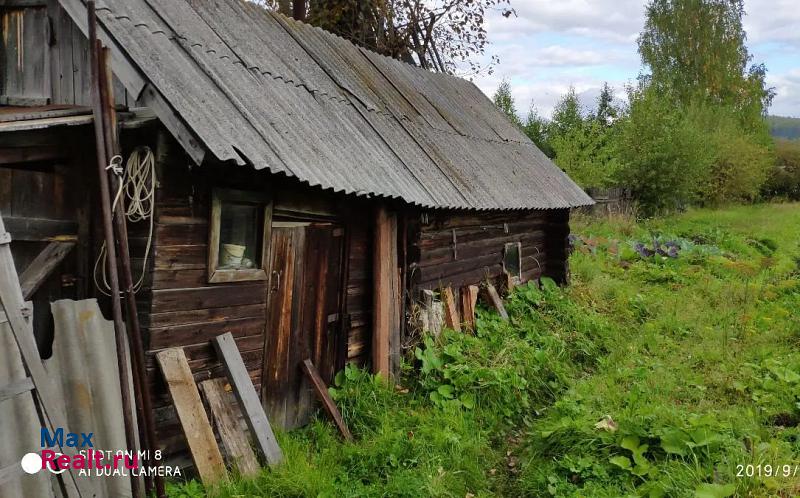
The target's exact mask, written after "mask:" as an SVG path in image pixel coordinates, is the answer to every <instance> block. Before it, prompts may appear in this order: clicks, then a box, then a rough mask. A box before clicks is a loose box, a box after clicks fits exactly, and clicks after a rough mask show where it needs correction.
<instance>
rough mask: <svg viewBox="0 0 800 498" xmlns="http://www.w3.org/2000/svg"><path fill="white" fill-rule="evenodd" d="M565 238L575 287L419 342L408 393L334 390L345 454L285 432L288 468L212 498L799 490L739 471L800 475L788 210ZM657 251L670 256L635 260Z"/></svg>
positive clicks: (793, 241)
mask: <svg viewBox="0 0 800 498" xmlns="http://www.w3.org/2000/svg"><path fill="white" fill-rule="evenodd" d="M573 232H574V233H575V234H577V235H579V236H580V237H581V239H580V241H579V242H578V243H577V248H576V251H575V253H574V254H573V256H572V257H571V260H570V264H571V270H572V283H571V286H570V287H568V288H564V289H561V288H557V287H555V286H554V285H551V283H549V282H545V285H543V287H542V288H537V287H535V286H526V287H522V288H519V289H518V290H517V291H516V292H514V293H513V295H512V296H510V297H509V299H508V301H507V307H508V310H509V314H510V315H511V321H510V323H506V322H503V321H501V320H500V319H499V318H498V317H497V316H496V315H495V314H493V313H491V312H488V311H486V310H482V311H480V313H479V321H478V330H477V332H476V333H475V334H474V335H471V334H458V333H455V332H452V331H446V332H445V333H443V334H442V335H441V336H440V337H439V338H437V339H433V338H426V340H425V341H424V342H423V343H422V344H420V345H419V348H418V349H417V351H415V354H414V357H413V358H409V361H408V363H407V365H406V366H405V372H404V377H403V382H402V384H403V388H402V389H400V388H397V387H395V386H386V385H384V384H383V383H381V382H380V381H379V380H376V379H375V378H373V377H371V376H369V375H368V374H366V373H364V372H362V371H359V370H357V369H355V368H349V369H348V370H346V371H345V372H342V373H341V374H340V375H339V376H337V385H336V387H334V388H333V389H332V393H333V395H334V397H335V399H336V400H337V403H338V404H339V405H340V407H341V409H342V411H343V414H344V417H345V419H346V421H347V423H348V425H349V426H350V428H351V429H352V431H353V433H354V435H355V436H356V441H357V442H356V443H353V444H345V443H342V442H341V441H340V440H339V438H338V437H337V435H336V433H335V431H334V429H333V428H332V427H331V426H330V424H328V423H327V422H325V421H324V419H321V420H317V421H315V422H314V423H313V424H312V425H311V426H309V427H308V428H305V429H303V430H299V431H294V432H291V433H288V434H280V435H279V440H280V443H281V447H282V448H283V450H284V453H285V456H286V462H285V463H284V464H283V465H282V466H280V467H279V468H277V469H275V470H272V471H265V472H264V473H263V474H262V475H260V476H259V478H257V479H255V480H241V479H234V480H232V482H230V483H226V484H224V485H222V486H219V487H217V488H215V489H213V490H211V491H208V494H210V495H213V496H220V497H233V496H286V497H288V496H298V497H299V496H309V497H318V496H336V497H339V496H359V497H361V496H453V497H465V496H498V495H500V496H587V497H593V496H598V497H603V496H608V497H617V496H677V497H680V496H689V497H691V496H699V497H724V496H759V497H760V496H797V495H798V494H800V469H798V472H797V476H796V477H793V476H789V477H784V476H780V477H766V476H764V475H763V474H764V473H765V468H764V467H762V468H761V473H762V476H761V477H759V476H754V477H751V478H748V477H737V476H736V473H737V465H756V466H757V465H762V466H763V465H772V466H773V467H775V466H776V465H783V464H787V465H792V466H794V465H800V442H798V437H800V428H799V427H798V422H800V205H798V204H780V205H778V204H775V205H760V206H746V207H741V206H740V207H731V208H726V209H721V210H714V211H712V210H697V211H691V212H688V213H685V214H683V215H680V216H676V217H670V218H665V219H657V220H651V221H647V222H642V223H638V224H637V223H633V222H631V221H629V220H624V219H620V220H613V219H612V220H604V221H597V220H594V221H592V220H584V219H579V220H576V221H575V222H574V223H573ZM654 237H656V238H658V239H659V240H660V241H661V242H664V241H667V240H673V241H675V242H676V244H678V245H679V246H680V251H679V255H678V257H677V258H668V257H661V256H654V257H647V258H643V257H641V256H639V255H638V254H637V253H636V251H635V250H634V245H635V244H636V243H637V242H641V243H646V244H648V245H651V246H652V240H653V238H654ZM781 470H783V469H781ZM790 470H791V473H794V467H792V468H791V469H790ZM756 472H757V470H756ZM205 494H206V491H204V490H202V488H201V487H200V486H199V485H198V484H196V483H189V484H184V485H175V486H172V487H171V495H172V496H204V495H205Z"/></svg>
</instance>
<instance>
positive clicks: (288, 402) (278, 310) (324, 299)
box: [261, 222, 344, 429]
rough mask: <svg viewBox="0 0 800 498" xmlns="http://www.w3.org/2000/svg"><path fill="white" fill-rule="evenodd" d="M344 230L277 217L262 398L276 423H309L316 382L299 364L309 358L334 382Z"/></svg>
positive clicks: (291, 425)
mask: <svg viewBox="0 0 800 498" xmlns="http://www.w3.org/2000/svg"><path fill="white" fill-rule="evenodd" d="M343 232H344V231H343V229H342V228H341V227H339V226H337V225H333V224H309V223H288V222H284V223H281V222H275V223H273V227H272V240H271V246H270V247H271V249H270V285H269V295H268V296H267V330H266V333H265V346H264V348H265V349H264V367H263V376H262V388H261V397H262V398H261V399H262V403H263V405H264V409H265V410H266V411H267V415H268V416H269V419H270V421H271V423H272V424H273V425H277V426H278V427H282V428H284V429H292V428H295V427H299V426H302V425H304V424H305V423H307V422H308V420H309V417H310V415H311V413H312V412H313V410H314V408H315V407H314V393H313V390H312V386H311V385H310V383H309V382H308V380H307V379H306V378H305V376H304V375H303V372H302V369H301V365H302V363H303V361H304V360H306V359H309V358H310V359H311V360H312V361H313V362H314V365H315V366H317V368H318V369H319V371H320V375H321V376H322V378H323V380H324V381H325V382H326V383H327V384H330V382H331V380H332V378H333V375H334V373H335V372H334V369H335V366H336V364H337V358H336V355H337V351H340V350H342V349H343V348H340V347H337V346H339V345H340V342H341V341H343V340H344V337H343V334H344V333H343V330H342V327H341V316H340V310H341V303H342V299H343V296H342V292H341V288H342V261H343V260H342V252H343V240H344V237H343Z"/></svg>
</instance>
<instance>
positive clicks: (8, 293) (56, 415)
mask: <svg viewBox="0 0 800 498" xmlns="http://www.w3.org/2000/svg"><path fill="white" fill-rule="evenodd" d="M5 233H6V230H5V225H4V223H3V218H2V216H0V234H5ZM0 307H2V308H3V309H4V310H5V313H6V318H7V319H8V323H9V325H10V326H11V331H12V333H13V334H14V340H15V341H16V343H17V347H18V348H19V351H20V355H21V356H22V360H23V362H24V363H25V366H26V369H27V370H28V375H29V376H30V377H31V379H32V380H33V384H34V385H35V386H36V393H37V395H38V398H39V406H40V407H41V409H42V412H43V415H44V417H45V418H46V420H45V421H43V422H46V425H47V426H48V428H50V429H51V430H55V428H58V427H62V428H64V430H65V432H66V427H67V423H66V417H65V416H64V413H65V410H64V400H63V399H62V398H60V397H59V396H58V394H57V391H56V389H55V384H53V380H52V379H51V378H50V377H49V376H48V375H47V372H45V369H44V365H43V364H42V361H41V358H40V356H39V350H38V348H37V347H36V342H35V341H34V336H33V326H32V324H31V323H30V322H28V320H27V319H26V318H25V316H24V315H23V311H24V310H25V307H26V303H25V301H24V299H23V298H22V290H21V289H20V286H19V277H18V275H17V270H16V269H15V267H14V259H13V257H12V255H11V247H10V245H9V244H0ZM43 425H45V424H44V423H43ZM57 449H58V450H60V451H61V453H63V454H65V455H69V456H74V455H75V454H76V453H77V451H76V449H75V448H72V447H68V446H66V445H57ZM67 474H68V476H69V477H64V478H63V479H62V483H63V486H64V492H65V494H66V495H67V497H73V496H91V493H90V492H89V488H88V485H89V483H88V481H86V480H85V479H81V478H80V477H78V475H77V471H76V470H74V469H70V470H69V472H68V473H67Z"/></svg>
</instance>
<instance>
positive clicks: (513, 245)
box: [503, 242, 522, 283]
mask: <svg viewBox="0 0 800 498" xmlns="http://www.w3.org/2000/svg"><path fill="white" fill-rule="evenodd" d="M503 271H505V272H506V274H507V275H508V276H509V277H510V278H512V279H513V280H514V281H515V283H519V282H522V243H521V242H510V243H508V244H506V246H505V250H504V251H503Z"/></svg>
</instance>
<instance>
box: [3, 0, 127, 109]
mask: <svg viewBox="0 0 800 498" xmlns="http://www.w3.org/2000/svg"><path fill="white" fill-rule="evenodd" d="M10 4H11V5H13V2H10ZM0 29H2V33H1V35H2V36H0V68H2V70H0V104H8V105H46V104H74V105H84V106H88V105H91V92H90V86H89V65H88V63H89V42H88V40H87V39H86V37H85V36H84V35H83V33H82V32H81V31H80V29H79V28H78V27H77V26H76V25H75V24H74V23H73V22H72V19H71V18H70V17H69V15H68V14H67V13H66V12H65V11H64V9H62V8H61V6H60V5H59V3H58V0H42V2H41V6H36V7H13V6H11V7H9V6H0ZM114 97H115V99H116V101H117V103H118V104H120V105H127V104H128V96H127V94H126V92H125V89H124V87H123V86H122V85H121V84H120V83H119V81H118V80H117V79H116V78H114Z"/></svg>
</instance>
